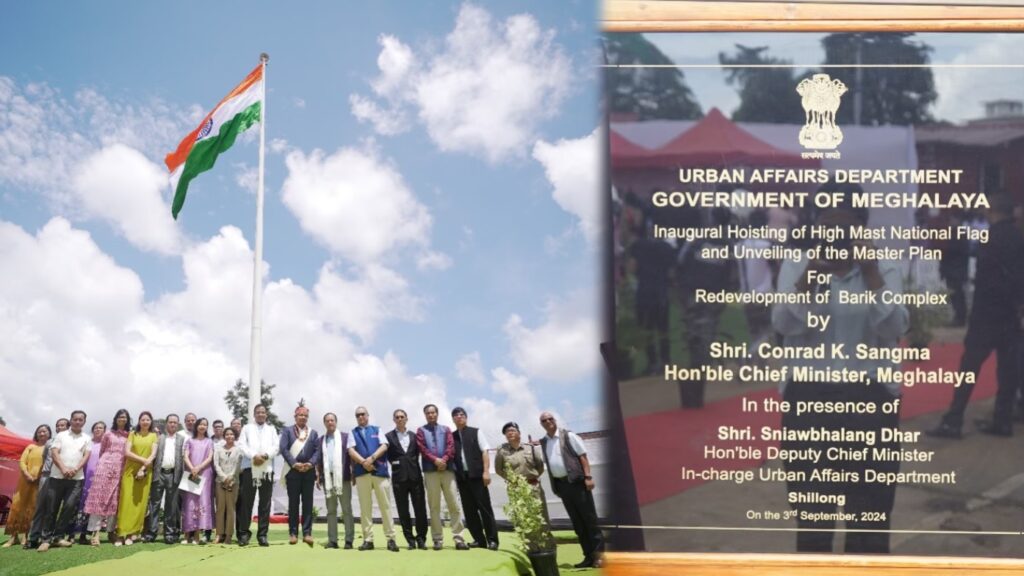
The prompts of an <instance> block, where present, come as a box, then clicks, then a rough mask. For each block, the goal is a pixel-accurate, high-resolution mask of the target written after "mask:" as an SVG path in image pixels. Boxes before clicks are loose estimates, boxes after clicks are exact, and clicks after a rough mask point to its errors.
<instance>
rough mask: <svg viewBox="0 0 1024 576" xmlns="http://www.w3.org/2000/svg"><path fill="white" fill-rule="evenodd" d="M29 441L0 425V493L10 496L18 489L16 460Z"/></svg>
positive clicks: (18, 473) (30, 441)
mask: <svg viewBox="0 0 1024 576" xmlns="http://www.w3.org/2000/svg"><path fill="white" fill-rule="evenodd" d="M31 443H32V440H30V439H28V438H22V437H21V436H18V435H17V434H15V433H13V432H11V431H10V430H8V429H7V428H4V427H3V426H0V494H3V495H5V496H11V495H12V494H14V491H15V490H17V489H18V476H19V475H20V474H21V473H20V472H19V471H18V460H19V459H20V458H21V453H22V452H24V451H25V447H26V446H28V445H29V444H31Z"/></svg>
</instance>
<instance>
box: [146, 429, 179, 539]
mask: <svg viewBox="0 0 1024 576" xmlns="http://www.w3.org/2000/svg"><path fill="white" fill-rule="evenodd" d="M184 446H185V438H184V437H183V436H182V435H181V434H178V415H177V414H168V415H167V419H166V420H165V425H164V432H163V434H161V435H160V437H159V438H158V439H157V441H156V457H155V458H153V480H152V483H151V484H150V488H149V510H148V511H147V512H146V529H145V533H144V534H143V535H142V540H143V542H153V541H154V540H156V533H157V531H158V530H159V529H160V502H161V500H162V501H163V504H164V542H166V543H167V544H174V543H175V542H177V541H178V538H179V534H180V531H181V515H180V514H179V512H178V510H179V509H178V483H179V482H181V475H182V469H183V464H184V460H182V449H183V448H184Z"/></svg>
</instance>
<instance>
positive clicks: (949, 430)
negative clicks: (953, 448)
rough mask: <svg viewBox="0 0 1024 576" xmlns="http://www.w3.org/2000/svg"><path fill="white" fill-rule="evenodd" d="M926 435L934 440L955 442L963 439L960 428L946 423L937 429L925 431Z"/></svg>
mask: <svg viewBox="0 0 1024 576" xmlns="http://www.w3.org/2000/svg"><path fill="white" fill-rule="evenodd" d="M924 433H925V435H927V436H931V437H932V438H951V439H953V440H959V439H960V437H961V435H960V427H959V426H953V425H952V424H947V423H946V422H941V423H939V425H938V426H936V427H935V428H932V429H931V430H925V431H924Z"/></svg>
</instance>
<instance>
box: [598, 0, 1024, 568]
mask: <svg viewBox="0 0 1024 576" xmlns="http://www.w3.org/2000/svg"><path fill="white" fill-rule="evenodd" d="M601 26H602V30H604V31H605V32H822V31H828V32H844V31H849V32H867V31H871V32H899V31H904V32H1022V31H1024V0H996V1H986V0H966V1H960V2H957V1H955V0H905V1H899V0H897V1H893V0H873V1H863V0H861V1H854V0H797V1H792V2H775V1H771V0H747V1H743V0H740V1H715V0H604V5H603V10H602V16H601ZM1022 542H1024V539H1022ZM607 556H608V566H607V568H606V569H605V573H606V574H609V575H610V576H661V575H663V574H688V575H695V576H702V575H707V576H852V575H854V574H871V575H873V576H888V575H896V576H942V575H951V576H952V575H957V576H964V575H969V574H970V575H973V574H979V575H985V576H988V575H991V576H997V575H998V576H1010V575H1024V560H1019V559H987V558H951V557H916V556H858V555H838V554H837V555H828V554H797V553H786V554H741V553H737V554H721V553H714V554H712V553H629V552H610V553H609V554H608V555H607Z"/></svg>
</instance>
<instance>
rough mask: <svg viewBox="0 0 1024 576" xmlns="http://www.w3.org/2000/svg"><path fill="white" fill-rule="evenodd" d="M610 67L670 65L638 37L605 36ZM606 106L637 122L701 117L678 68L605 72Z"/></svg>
mask: <svg viewBox="0 0 1024 576" xmlns="http://www.w3.org/2000/svg"><path fill="white" fill-rule="evenodd" d="M605 50H606V54H607V58H608V63H609V64H622V65H629V64H648V65H649V64H658V65H672V64H674V62H672V60H671V59H669V57H668V56H665V54H664V53H663V52H662V51H661V50H659V49H658V47H657V46H655V45H654V44H652V43H651V42H650V41H649V40H647V39H646V38H644V36H643V35H642V34H638V33H614V34H607V35H605ZM606 70H607V75H606V76H605V81H606V82H607V94H608V105H609V108H610V111H611V112H613V113H631V114H636V115H637V117H638V118H639V119H640V120H648V119H654V118H664V119H671V120H692V119H694V118H700V117H701V116H703V112H702V111H701V108H700V104H698V103H697V101H696V100H695V99H694V96H693V91H691V90H690V87H689V86H687V85H686V80H685V78H684V77H683V72H682V71H681V70H680V69H678V68H674V67H672V68H607V69H606Z"/></svg>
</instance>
